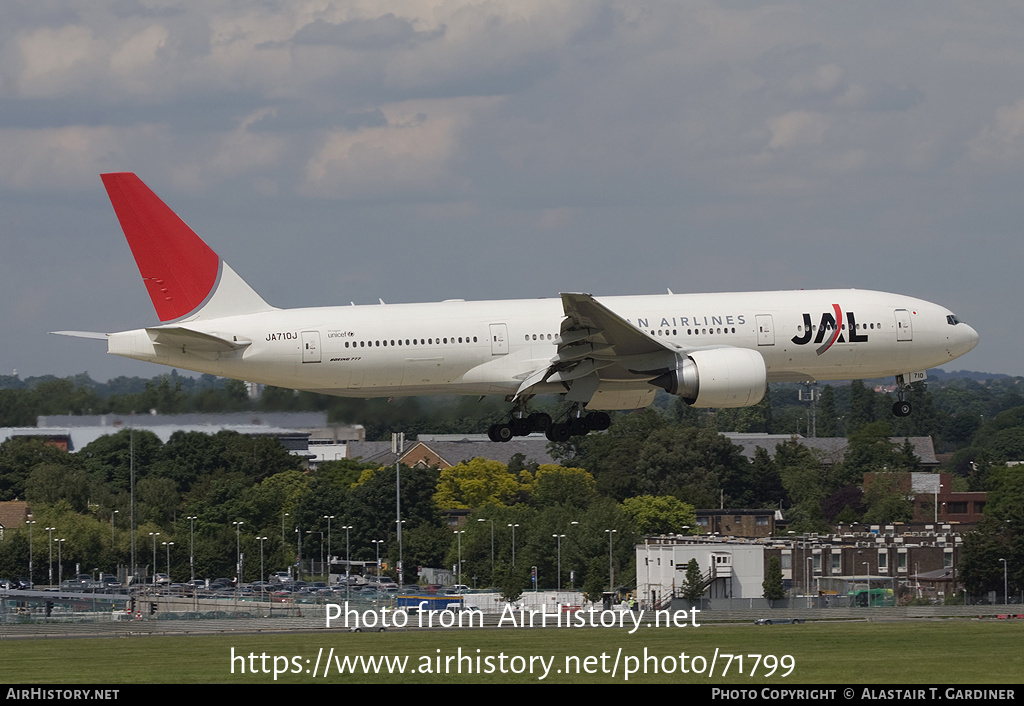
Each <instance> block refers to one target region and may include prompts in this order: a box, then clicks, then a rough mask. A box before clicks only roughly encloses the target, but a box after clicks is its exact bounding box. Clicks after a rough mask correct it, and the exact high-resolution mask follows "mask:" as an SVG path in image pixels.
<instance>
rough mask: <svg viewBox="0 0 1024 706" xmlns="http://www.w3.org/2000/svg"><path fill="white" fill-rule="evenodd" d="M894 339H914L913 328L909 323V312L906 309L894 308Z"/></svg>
mask: <svg viewBox="0 0 1024 706" xmlns="http://www.w3.org/2000/svg"><path fill="white" fill-rule="evenodd" d="M896 340H897V341H913V340H914V329H913V327H912V326H911V323H910V312H909V311H907V310H906V309H897V310H896Z"/></svg>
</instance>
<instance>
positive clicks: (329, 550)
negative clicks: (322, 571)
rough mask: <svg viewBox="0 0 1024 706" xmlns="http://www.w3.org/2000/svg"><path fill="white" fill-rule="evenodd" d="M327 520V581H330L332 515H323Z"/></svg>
mask: <svg viewBox="0 0 1024 706" xmlns="http://www.w3.org/2000/svg"><path fill="white" fill-rule="evenodd" d="M324 519H325V520H327V583H330V582H331V520H333V519H334V515H324Z"/></svg>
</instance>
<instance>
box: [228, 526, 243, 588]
mask: <svg viewBox="0 0 1024 706" xmlns="http://www.w3.org/2000/svg"><path fill="white" fill-rule="evenodd" d="M231 524H233V525H234V526H235V557H236V563H235V573H236V575H237V578H236V579H235V588H238V587H239V586H240V585H241V584H242V525H244V524H245V522H243V521H242V520H235V521H234V522H232V523H231Z"/></svg>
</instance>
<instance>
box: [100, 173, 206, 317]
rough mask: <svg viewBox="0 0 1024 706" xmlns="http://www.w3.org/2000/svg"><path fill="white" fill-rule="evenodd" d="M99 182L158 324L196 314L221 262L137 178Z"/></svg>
mask: <svg viewBox="0 0 1024 706" xmlns="http://www.w3.org/2000/svg"><path fill="white" fill-rule="evenodd" d="M101 177H102V179H103V185H104V186H105V187H106V189H107V195H108V196H109V197H110V203H111V204H112V205H113V206H114V212H115V213H116V214H117V220H118V221H120V223H121V229H122V230H123V231H124V234H125V237H126V238H127V239H128V245H129V246H130V247H131V249H132V254H133V255H134V256H135V262H136V264H137V265H138V266H139V273H140V274H141V275H142V280H143V282H145V283H146V289H147V290H148V291H149V297H150V299H152V300H153V306H154V307H155V308H156V313H157V316H158V317H160V321H174V320H177V319H181V318H183V317H185V316H187V315H189V314H190V313H192V312H195V311H196V310H198V309H199V308H200V307H201V306H202V305H203V304H204V303H205V302H206V300H207V299H208V298H209V297H210V295H211V294H212V293H213V291H214V287H215V285H216V284H217V278H218V276H219V272H220V268H221V262H220V257H219V256H218V255H217V253H215V252H214V251H213V250H211V249H210V247H209V246H208V245H207V244H206V243H204V242H203V241H202V239H201V238H200V237H199V236H198V235H196V234H195V232H194V231H193V230H192V229H191V228H189V227H188V226H187V225H185V222H184V221H182V220H181V219H180V218H178V216H177V215H176V214H175V213H174V211H172V210H171V209H170V208H168V207H167V205H166V204H165V203H164V202H163V201H161V200H160V199H159V198H158V197H157V195H156V194H154V193H153V192H152V191H150V189H149V187H147V186H146V185H145V184H143V183H142V180H141V179H139V178H138V177H137V176H135V175H134V174H132V173H130V172H122V173H117V174H103V175H101Z"/></svg>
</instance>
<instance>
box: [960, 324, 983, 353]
mask: <svg viewBox="0 0 1024 706" xmlns="http://www.w3.org/2000/svg"><path fill="white" fill-rule="evenodd" d="M979 338H980V337H979V336H978V332H977V331H975V330H974V329H973V328H971V327H970V326H968V325H967V324H964V323H960V324H957V326H956V336H955V337H954V341H955V342H954V346H955V352H956V355H958V356H960V355H963V354H964V353H966V352H968V351H970V350H973V349H974V347H975V346H976V345H978V340H979Z"/></svg>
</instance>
